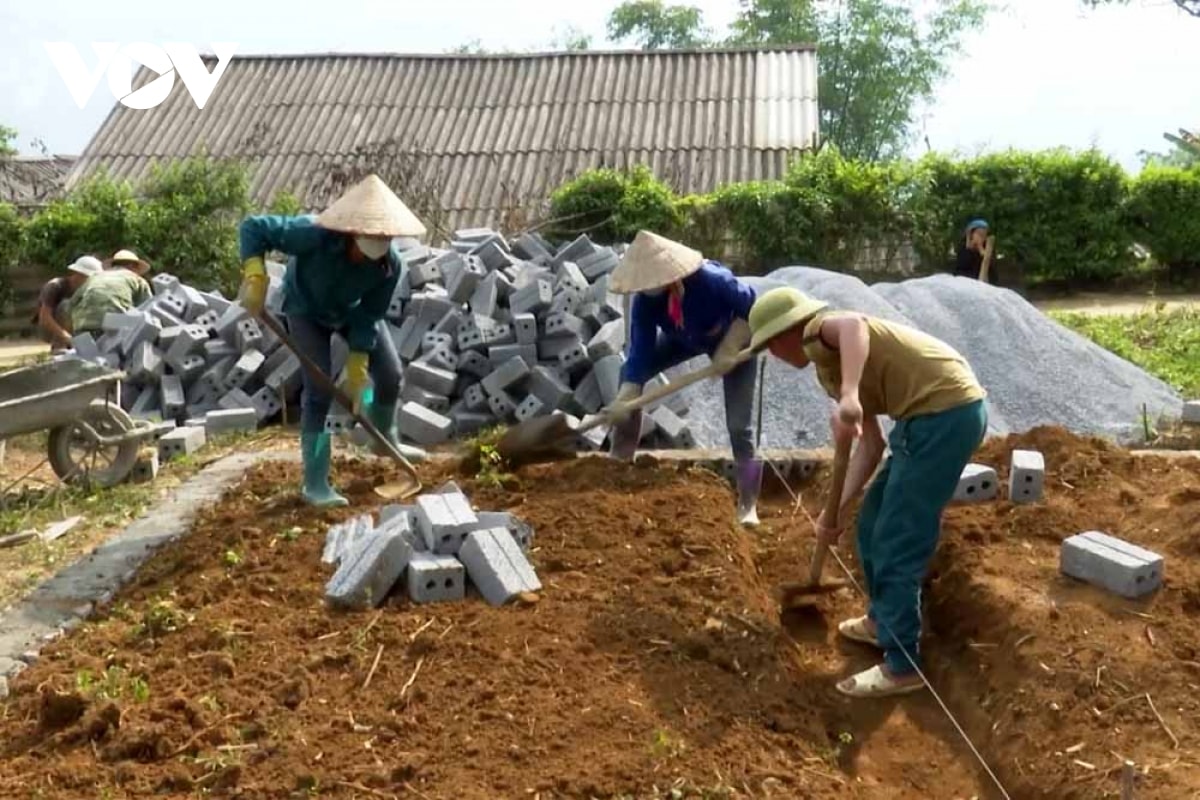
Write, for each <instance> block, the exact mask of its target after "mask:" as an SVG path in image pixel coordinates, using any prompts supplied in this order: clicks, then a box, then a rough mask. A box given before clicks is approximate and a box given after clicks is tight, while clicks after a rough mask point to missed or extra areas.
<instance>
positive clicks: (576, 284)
mask: <svg viewBox="0 0 1200 800" xmlns="http://www.w3.org/2000/svg"><path fill="white" fill-rule="evenodd" d="M557 287H558V288H569V289H572V290H574V292H575V293H576V294H577V295H578V296H580V297H583V296H584V295H586V294H587V293H588V292H589V291H590V290H591V288H592V286H591V284H590V283H588V279H587V278H586V277H585V276H584V274H583V271H582V270H580V269H579V266H578V265H577V264H576V263H575V262H573V261H564V262H562V263H561V264H560V265H559V267H558V282H557Z"/></svg>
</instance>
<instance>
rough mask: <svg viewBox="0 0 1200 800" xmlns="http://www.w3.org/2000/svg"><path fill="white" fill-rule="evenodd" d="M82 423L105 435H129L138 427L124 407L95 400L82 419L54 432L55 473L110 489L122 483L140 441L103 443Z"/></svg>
mask: <svg viewBox="0 0 1200 800" xmlns="http://www.w3.org/2000/svg"><path fill="white" fill-rule="evenodd" d="M79 422H86V423H87V424H88V425H90V426H91V428H92V430H94V431H96V433H98V434H100V435H101V436H121V435H127V434H130V433H132V432H133V430H134V429H135V427H136V425H135V423H134V421H133V418H132V417H130V416H129V415H128V414H127V413H125V411H124V410H123V409H121V407H120V406H116V405H113V404H111V403H107V402H105V401H103V400H94V401H92V403H91V405H89V406H88V407H87V408H85V409H84V410H83V413H82V414H80V416H79V420H77V421H72V422H69V423H67V424H66V425H60V426H59V427H57V428H55V429H54V430H52V431H50V443H49V456H50V466H51V467H52V468H53V469H54V474H55V475H57V476H58V477H59V479H60V480H61V481H62V482H63V483H69V484H73V485H80V484H82V485H89V486H95V487H99V488H108V487H110V486H116V485H117V484H118V483H121V482H122V481H123V480H125V478H126V477H128V475H129V473H130V471H131V470H132V469H133V465H134V464H135V463H136V462H137V456H138V445H139V442H138V440H137V439H134V438H130V439H128V440H127V441H124V442H120V443H117V444H108V445H104V444H99V443H97V442H93V441H92V440H91V439H90V437H88V435H87V433H86V432H85V431H84V429H83V428H82V427H81V426H80V425H79Z"/></svg>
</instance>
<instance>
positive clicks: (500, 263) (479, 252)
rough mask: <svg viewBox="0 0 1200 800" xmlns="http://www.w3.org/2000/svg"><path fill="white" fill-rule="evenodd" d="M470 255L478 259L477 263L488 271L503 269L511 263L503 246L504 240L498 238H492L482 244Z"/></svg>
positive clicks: (506, 249)
mask: <svg viewBox="0 0 1200 800" xmlns="http://www.w3.org/2000/svg"><path fill="white" fill-rule="evenodd" d="M472 253H473V254H474V255H475V256H476V257H478V258H479V262H480V263H481V264H482V265H483V266H484V267H486V268H487V269H488V270H496V269H504V268H505V267H507V266H508V265H509V264H511V263H512V261H511V259H510V258H509V252H508V248H507V247H506V246H505V244H504V240H503V239H501V238H500V237H499V236H494V237H492V238H491V239H489V240H488V241H486V242H483V243H482V244H480V245H479V246H478V247H476V248H475V250H473V251H472Z"/></svg>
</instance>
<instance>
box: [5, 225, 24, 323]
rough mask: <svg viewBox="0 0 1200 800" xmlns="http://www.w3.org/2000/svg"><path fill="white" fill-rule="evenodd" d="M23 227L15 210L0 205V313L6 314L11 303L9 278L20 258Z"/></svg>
mask: <svg viewBox="0 0 1200 800" xmlns="http://www.w3.org/2000/svg"><path fill="white" fill-rule="evenodd" d="M23 227H24V226H23V225H22V223H21V217H20V215H18V214H17V209H16V208H15V207H14V206H12V205H10V204H8V203H0V312H7V310H8V308H9V304H10V303H11V302H12V284H11V282H10V280H9V276H10V275H11V271H12V270H13V269H14V268H15V267H16V266H17V262H18V259H19V257H20V252H21V240H22V238H23V236H24V230H23Z"/></svg>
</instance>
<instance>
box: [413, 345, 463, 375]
mask: <svg viewBox="0 0 1200 800" xmlns="http://www.w3.org/2000/svg"><path fill="white" fill-rule="evenodd" d="M418 361H423V362H424V363H426V364H428V365H429V366H431V367H437V368H438V369H442V370H445V371H446V372H454V371H455V370H457V369H458V355H457V354H456V353H455V352H454V351H453V350H451V349H450V348H449V347H439V348H437V349H436V350H434V351H432V352H430V353H426V354H425V355H423V356H421V357H420V358H419V359H418Z"/></svg>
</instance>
